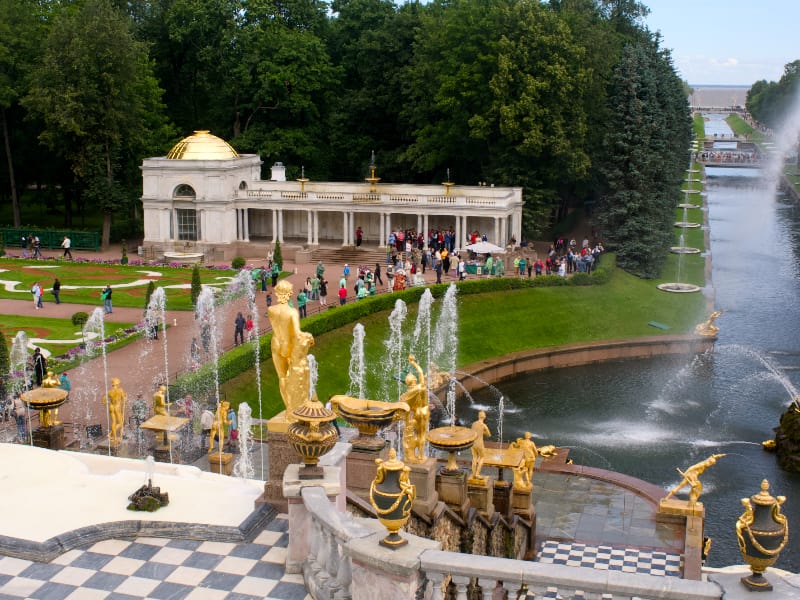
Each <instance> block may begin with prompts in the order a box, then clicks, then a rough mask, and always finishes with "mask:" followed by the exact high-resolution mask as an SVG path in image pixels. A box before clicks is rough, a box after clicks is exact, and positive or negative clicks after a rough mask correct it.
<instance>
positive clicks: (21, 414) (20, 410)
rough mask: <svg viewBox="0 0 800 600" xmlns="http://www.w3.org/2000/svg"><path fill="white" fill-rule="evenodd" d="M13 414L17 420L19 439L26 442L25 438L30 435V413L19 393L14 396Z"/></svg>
mask: <svg viewBox="0 0 800 600" xmlns="http://www.w3.org/2000/svg"><path fill="white" fill-rule="evenodd" d="M12 416H13V417H14V420H15V421H16V422H17V441H18V442H20V443H24V442H25V438H26V437H27V436H28V413H27V408H26V407H25V403H24V402H23V401H22V398H21V397H20V396H19V395H17V396H15V397H14V407H13V409H12Z"/></svg>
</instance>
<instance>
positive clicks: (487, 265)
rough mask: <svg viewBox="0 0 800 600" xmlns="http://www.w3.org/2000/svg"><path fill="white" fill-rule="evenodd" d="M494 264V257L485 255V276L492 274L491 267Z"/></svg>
mask: <svg viewBox="0 0 800 600" xmlns="http://www.w3.org/2000/svg"><path fill="white" fill-rule="evenodd" d="M493 266H494V257H493V256H492V255H491V254H489V255H488V256H487V257H486V262H485V263H484V272H485V273H486V276H487V277H489V276H490V275H491V274H492V267H493Z"/></svg>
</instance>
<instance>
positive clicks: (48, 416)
mask: <svg viewBox="0 0 800 600" xmlns="http://www.w3.org/2000/svg"><path fill="white" fill-rule="evenodd" d="M68 393H69V392H67V390H62V389H61V388H58V387H40V388H36V389H33V390H29V391H27V392H23V393H22V394H21V395H20V398H21V399H22V402H24V403H25V405H26V406H27V407H28V408H29V409H30V410H38V411H39V427H38V428H37V429H36V430H35V431H33V432H32V433H31V440H32V442H31V443H32V444H33V445H34V446H39V447H41V448H49V449H51V450H62V449H63V448H64V426H63V425H62V424H61V423H59V422H58V421H56V418H55V415H56V411H57V410H58V407H59V406H61V405H62V404H64V402H65V401H66V400H67V394H68ZM28 428H29V429H30V423H29V424H28Z"/></svg>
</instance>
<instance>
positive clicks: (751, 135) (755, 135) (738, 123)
mask: <svg viewBox="0 0 800 600" xmlns="http://www.w3.org/2000/svg"><path fill="white" fill-rule="evenodd" d="M725 121H726V122H727V123H728V126H729V127H730V128H731V129H733V133H735V134H736V135H737V136H745V137H747V139H749V140H751V141H753V142H757V143H758V142H763V141H765V140H766V139H767V138H766V136H765V135H764V134H763V133H761V132H760V131H758V130H756V129H753V128H752V127H751V126H750V125H749V124H748V123H747V121H745V120H744V119H742V117H740V116H739V115H737V114H735V113H732V114H730V115H728V116H727V117H726V119H725Z"/></svg>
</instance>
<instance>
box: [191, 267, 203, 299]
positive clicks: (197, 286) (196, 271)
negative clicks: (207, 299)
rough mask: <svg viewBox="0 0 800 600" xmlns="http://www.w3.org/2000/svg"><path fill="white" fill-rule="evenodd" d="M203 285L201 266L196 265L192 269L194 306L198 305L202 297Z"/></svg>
mask: <svg viewBox="0 0 800 600" xmlns="http://www.w3.org/2000/svg"><path fill="white" fill-rule="evenodd" d="M202 289H203V285H202V283H201V282H200V265H197V264H196V265H195V266H194V268H193V269H192V306H196V305H197V298H199V297H200V290H202Z"/></svg>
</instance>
